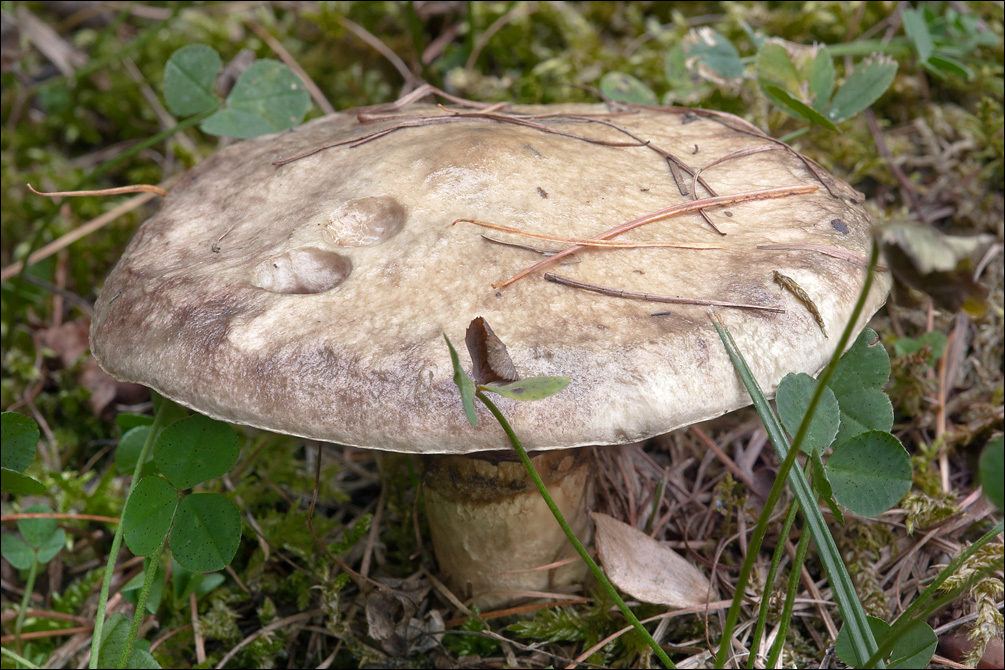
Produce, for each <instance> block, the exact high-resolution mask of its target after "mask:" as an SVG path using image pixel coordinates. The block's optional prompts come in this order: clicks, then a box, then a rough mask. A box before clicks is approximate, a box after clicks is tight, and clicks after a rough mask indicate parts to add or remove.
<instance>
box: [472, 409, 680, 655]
mask: <svg viewBox="0 0 1005 670" xmlns="http://www.w3.org/2000/svg"><path fill="white" fill-rule="evenodd" d="M475 397H476V398H478V399H479V400H480V401H481V402H482V404H483V405H485V407H487V408H488V410H489V411H490V412H491V413H492V416H494V417H495V419H496V421H498V422H499V425H500V426H502V429H503V431H505V433H506V437H508V438H509V441H510V444H512V445H513V449H514V450H515V451H516V453H517V455H518V456H519V457H520V462H521V463H523V467H524V468H526V470H527V474H528V475H530V478H531V479H532V480H533V481H534V485H535V486H537V490H538V491H540V492H541V496H542V497H543V498H544V501H545V503H546V504H547V505H548V509H550V510H551V513H552V514H553V515H554V516H555V521H557V522H558V525H559V526H561V527H562V531H563V532H564V533H565V535H566V537H568V538H569V542H571V543H572V546H573V547H574V548H575V550H576V553H577V554H579V556H580V558H582V559H583V562H584V563H586V565H587V566H588V567H589V568H590V572H591V573H593V575H594V576H595V577H596V578H597V581H598V582H600V584H601V586H602V587H603V588H604V590H605V591H607V594H608V595H609V596H610V597H611V599H612V600H613V601H614V602H615V604H617V606H618V609H620V610H621V612H622V614H624V615H625V618H626V619H628V620H629V621H630V622H631V624H632V626H633V627H634V628H635V630H637V631H638V632H639V634H640V635H642V636H643V638H645V640H646V642H647V643H648V644H649V646H650V647H652V650H653V652H655V654H656V656H657V657H659V659H660V662H662V663H663V665H664V666H665V667H667V668H675V667H677V666H675V665H674V664H673V662H672V661H671V660H670V657H669V656H667V654H666V652H665V651H663V648H662V647H660V646H659V644H657V643H656V640H654V639H653V637H652V635H650V634H649V631H647V630H646V629H645V628H644V627H643V626H642V624H641V623H639V620H638V618H637V617H636V616H635V614H634V613H633V612H632V611H631V610H630V609H628V605H626V604H625V601H623V600H622V599H621V596H619V595H618V592H617V591H615V590H614V587H613V586H612V585H611V583H610V582H609V581H608V580H607V578H606V577H605V576H604V573H603V572H602V571H601V570H600V567H599V566H598V565H597V564H596V563H595V562H594V560H593V559H592V558H590V554H589V553H588V552H587V551H586V548H585V547H584V546H583V543H582V542H580V541H579V539H577V538H576V535H575V533H573V532H572V528H570V527H569V524H568V522H566V520H565V517H563V516H562V512H560V511H559V509H558V506H557V505H555V501H554V500H552V499H551V496H550V495H549V494H548V489H547V488H546V487H545V485H544V482H543V481H542V480H541V475H539V474H538V473H537V470H536V469H535V468H534V464H533V463H532V462H531V460H530V456H528V455H527V450H526V449H524V448H523V445H522V444H521V443H520V439H519V438H518V437H517V436H516V433H515V432H513V428H512V426H510V425H509V421H507V420H506V417H505V416H503V414H502V412H500V411H499V408H498V407H496V406H495V403H493V402H492V401H491V400H489V399H488V398H487V397H486V396H485V393H484V392H482V391H476V392H475Z"/></svg>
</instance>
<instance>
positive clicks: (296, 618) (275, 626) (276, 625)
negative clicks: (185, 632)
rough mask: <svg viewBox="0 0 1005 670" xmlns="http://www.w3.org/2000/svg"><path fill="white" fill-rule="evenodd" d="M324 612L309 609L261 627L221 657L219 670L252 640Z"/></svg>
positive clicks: (217, 666) (217, 665) (218, 665)
mask: <svg viewBox="0 0 1005 670" xmlns="http://www.w3.org/2000/svg"><path fill="white" fill-rule="evenodd" d="M323 614H324V611H323V610H320V609H316V610H309V611H307V612H300V613H299V614H294V615H292V616H288V617H286V618H284V619H280V620H279V621H273V622H272V623H270V624H269V625H268V626H265V627H263V628H259V629H258V630H257V631H255V632H254V633H252V634H251V635H249V636H248V637H246V638H244V639H243V640H241V641H240V642H238V643H237V644H235V645H234V647H233V648H232V649H230V651H228V652H227V653H226V655H225V656H224V657H223V658H221V659H220V662H219V663H217V664H216V666H215V667H216V668H217V670H222V669H223V668H225V667H226V666H227V663H229V662H230V659H232V658H234V656H237V653H238V652H239V651H241V650H242V649H244V648H245V647H247V646H248V645H249V644H251V643H252V642H254V641H255V640H257V639H258V638H260V637H261V636H263V635H267V634H269V633H271V632H272V631H274V630H279V629H280V628H283V627H284V626H288V625H290V624H295V623H300V622H301V621H308V620H310V619H312V618H314V617H316V616H321V615H323Z"/></svg>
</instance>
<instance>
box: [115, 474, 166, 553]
mask: <svg viewBox="0 0 1005 670" xmlns="http://www.w3.org/2000/svg"><path fill="white" fill-rule="evenodd" d="M177 506H178V492H177V491H176V490H175V488H174V487H173V486H171V485H170V484H169V483H168V482H167V480H166V479H164V478H163V477H159V476H157V475H151V476H149V477H144V478H143V479H141V480H140V482H139V483H138V484H137V485H136V488H135V489H133V492H132V494H130V496H129V500H127V501H126V509H125V511H124V512H123V513H122V524H123V525H122V530H123V531H124V533H125V540H126V546H128V547H129V551H131V552H133V553H134V554H136V555H137V556H149V555H150V554H152V553H154V552H155V551H157V549H158V548H159V547H160V546H161V543H162V542H163V541H164V538H165V537H167V534H168V531H169V530H170V529H171V519H172V518H173V517H174V514H175V508H176V507H177Z"/></svg>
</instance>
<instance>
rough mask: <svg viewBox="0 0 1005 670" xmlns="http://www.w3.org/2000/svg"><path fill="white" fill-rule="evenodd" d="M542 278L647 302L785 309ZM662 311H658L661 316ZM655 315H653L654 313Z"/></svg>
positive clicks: (548, 275)
mask: <svg viewBox="0 0 1005 670" xmlns="http://www.w3.org/2000/svg"><path fill="white" fill-rule="evenodd" d="M544 278H545V279H547V280H548V281H550V282H555V283H556V284H561V285H562V286H571V287H572V288H581V289H583V290H585V291H593V292H594V293H600V294H602V295H610V296H614V297H615V298H630V299H633V300H648V301H649V302H668V303H672V304H675V305H706V306H710V307H735V308H736V309H756V310H760V311H763V312H776V313H780V314H784V313H785V309H784V308H782V307H767V306H764V305H745V304H743V303H737V302H723V301H721V300H706V299H704V298H683V297H681V296H677V295H660V294H658V293H640V292H638V291H626V290H624V289H620V288H608V287H606V286H598V285H597V284H590V283H588V282H585V281H579V280H578V279H570V278H569V277H563V276H561V275H557V274H554V273H552V272H546V273H545V275H544ZM663 314H664V313H662V312H661V313H660V315H661V316H662V315H663ZM654 316H655V315H654Z"/></svg>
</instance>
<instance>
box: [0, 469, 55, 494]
mask: <svg viewBox="0 0 1005 670" xmlns="http://www.w3.org/2000/svg"><path fill="white" fill-rule="evenodd" d="M0 491H3V492H4V493H12V494H14V495H30V496H40V495H42V494H43V493H45V486H43V485H42V482H40V481H38V480H37V479H33V478H32V477H29V476H28V475H22V474H21V473H20V472H14V471H13V470H9V469H7V468H0Z"/></svg>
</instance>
